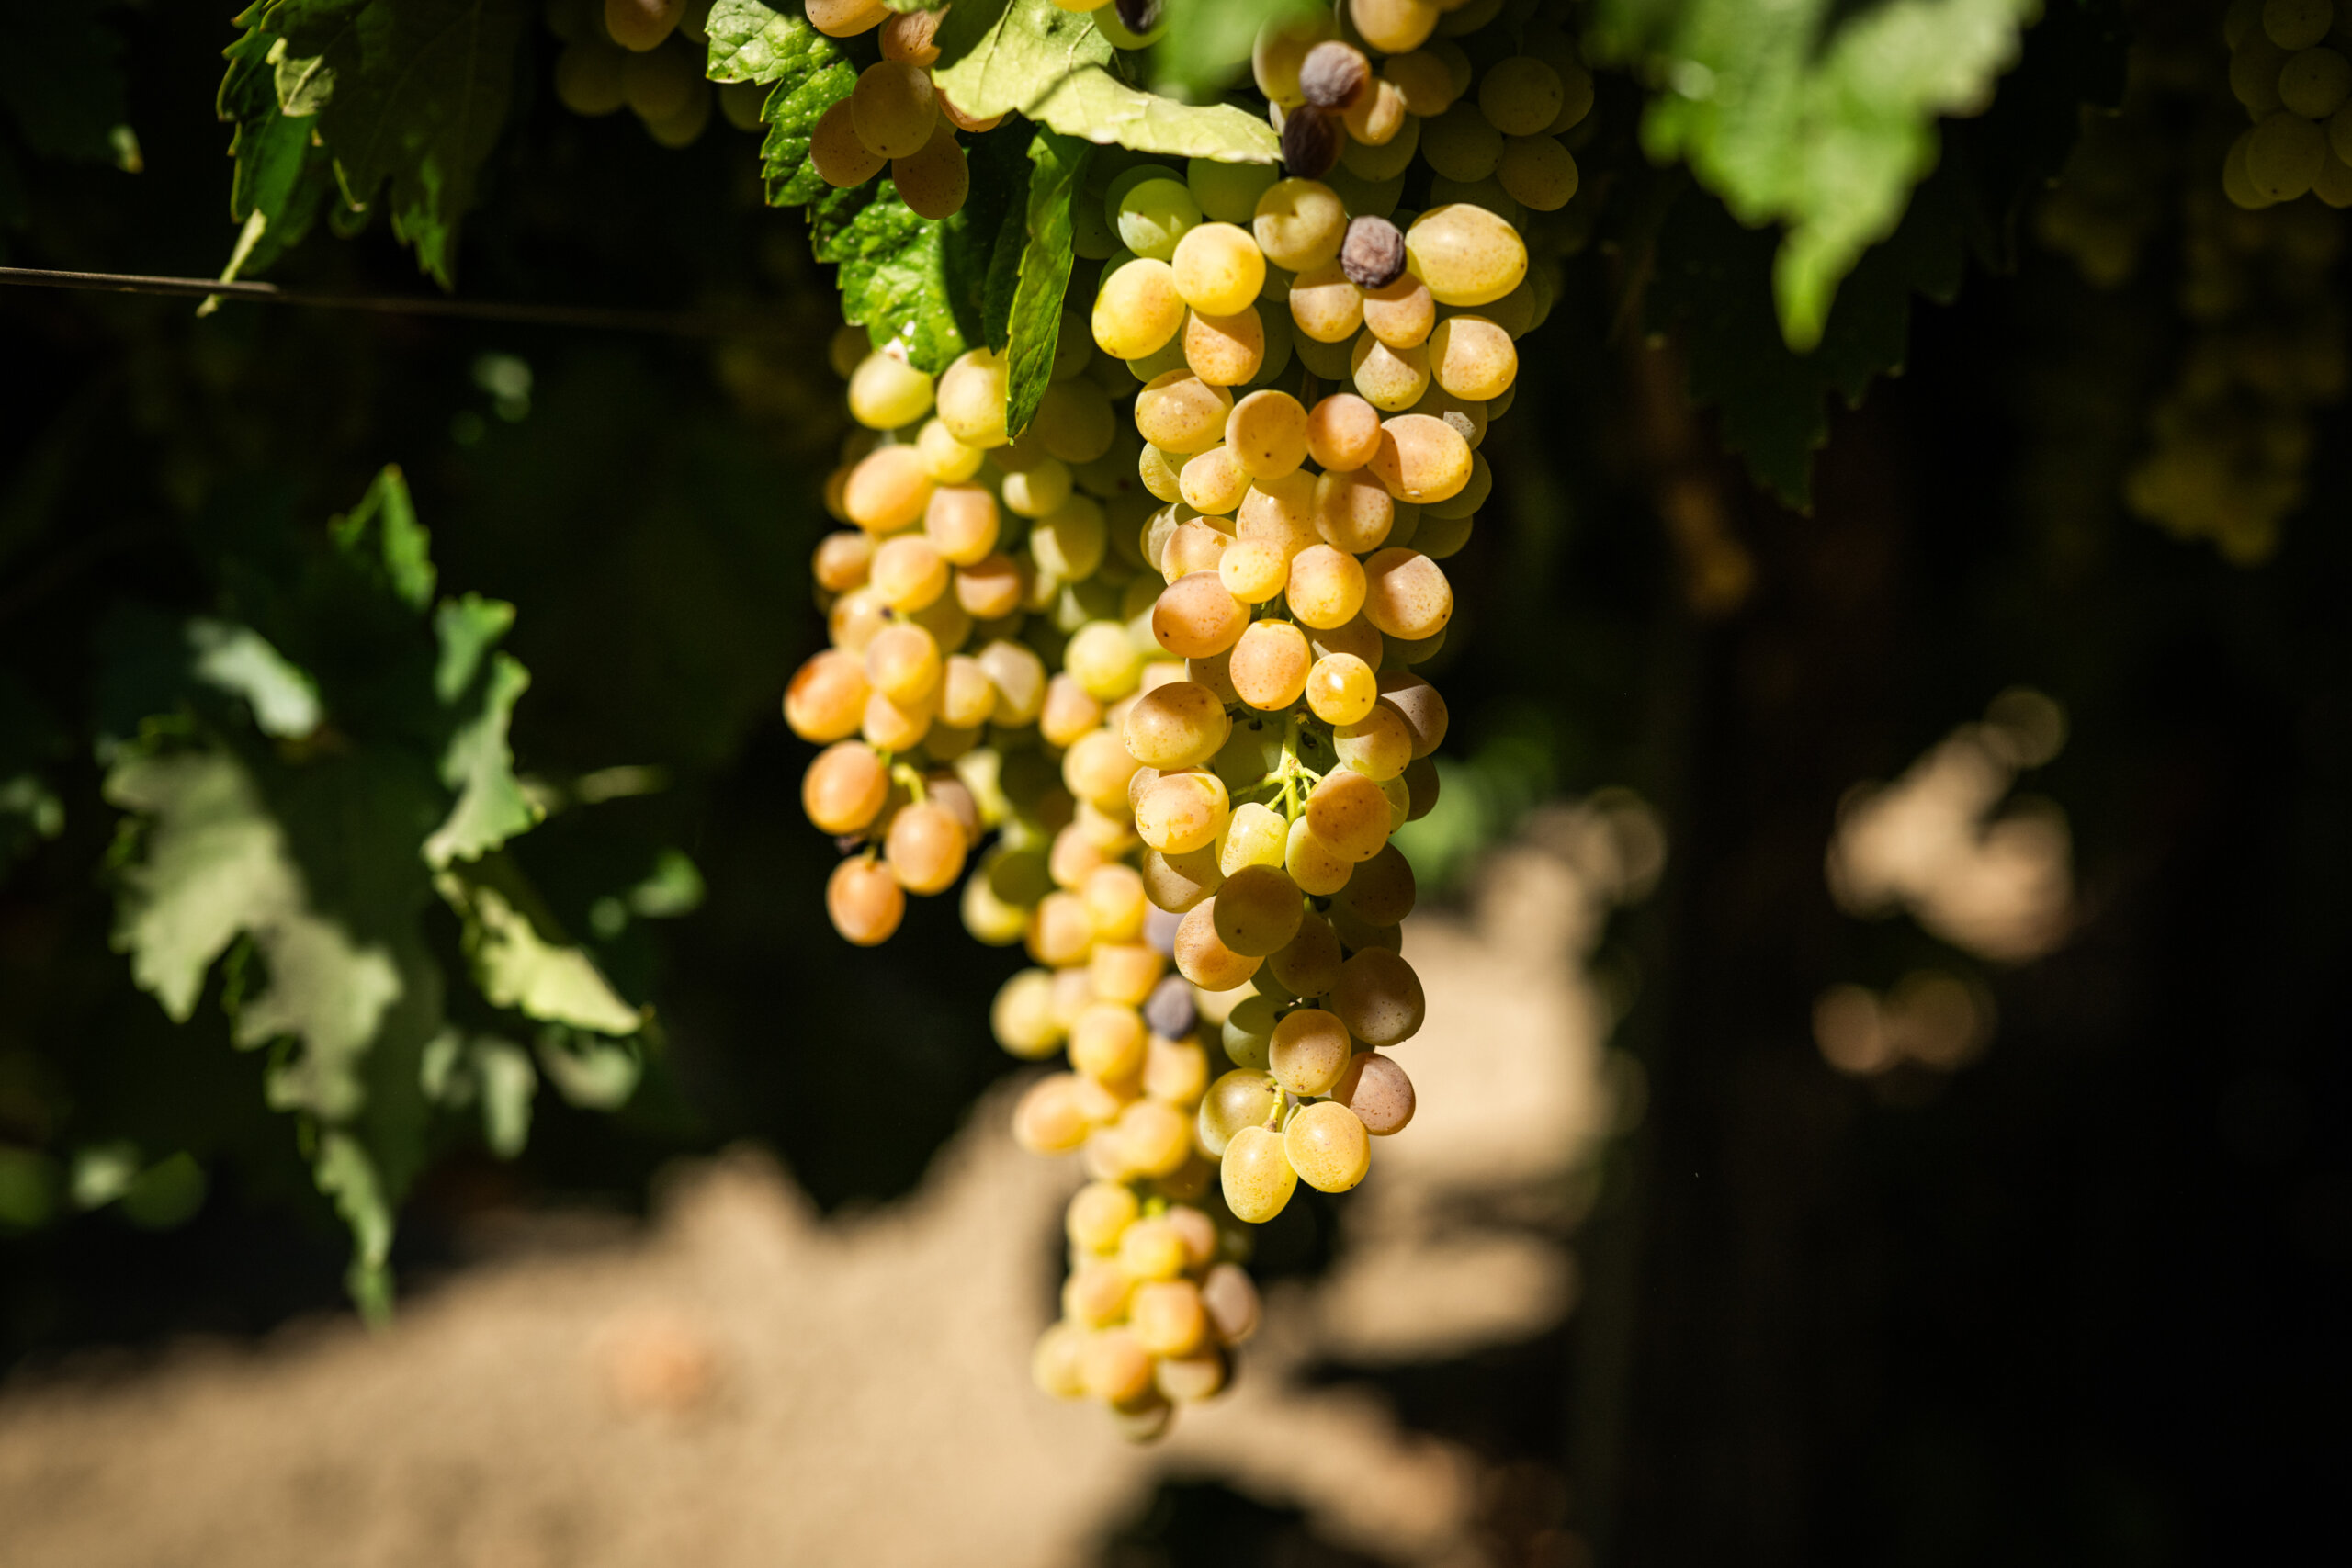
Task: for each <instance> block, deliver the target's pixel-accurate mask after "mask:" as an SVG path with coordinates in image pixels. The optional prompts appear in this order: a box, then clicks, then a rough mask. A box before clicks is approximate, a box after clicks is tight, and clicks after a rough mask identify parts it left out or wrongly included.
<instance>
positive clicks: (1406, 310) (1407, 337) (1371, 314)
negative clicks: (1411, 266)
mask: <svg viewBox="0 0 2352 1568" xmlns="http://www.w3.org/2000/svg"><path fill="white" fill-rule="evenodd" d="M1363 324H1364V329H1365V330H1366V331H1367V332H1369V333H1371V334H1372V335H1373V336H1374V338H1376V339H1378V340H1379V341H1380V342H1381V343H1383V344H1386V345H1387V346H1388V347H1389V348H1390V349H1392V350H1404V349H1410V348H1412V347H1414V346H1416V345H1417V344H1420V343H1422V342H1424V341H1425V340H1426V339H1427V338H1428V337H1429V335H1430V329H1431V328H1433V327H1434V326H1436V324H1437V301H1436V299H1433V298H1432V297H1431V296H1430V290H1429V285H1427V284H1425V283H1423V282H1422V281H1421V280H1420V279H1419V278H1418V277H1415V276H1413V275H1412V274H1411V273H1406V274H1404V275H1403V276H1399V277H1397V278H1396V279H1394V280H1392V281H1391V282H1388V283H1385V284H1384V285H1382V286H1381V287H1380V288H1372V289H1366V290H1365V291H1364V297H1363Z"/></svg>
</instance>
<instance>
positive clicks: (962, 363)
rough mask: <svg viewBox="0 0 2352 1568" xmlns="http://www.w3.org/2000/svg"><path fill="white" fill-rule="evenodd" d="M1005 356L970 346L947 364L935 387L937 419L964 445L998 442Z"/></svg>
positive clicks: (1002, 433) (1002, 439) (1002, 432)
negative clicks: (969, 348)
mask: <svg viewBox="0 0 2352 1568" xmlns="http://www.w3.org/2000/svg"><path fill="white" fill-rule="evenodd" d="M1005 373H1006V372H1005V364H1004V356H1003V355H1001V354H998V353H995V352H994V351H992V350H989V349H985V348H975V349H972V350H970V351H968V352H967V353H966V354H964V355H961V356H960V357H958V358H957V359H956V362H955V363H954V364H952V365H950V366H948V367H947V369H946V370H945V372H944V373H943V374H942V375H941V376H940V378H939V386H938V389H937V395H938V407H939V419H940V423H943V424H944V425H946V427H947V433H948V434H950V435H953V436H954V437H955V438H956V440H958V441H960V442H962V443H963V444H964V445H965V446H977V447H980V448H982V449H986V448H989V447H995V446H1003V445H1004V444H1005V441H1006V439H1007V437H1006V435H1005V430H1004V412H1005V409H1004V397H1005Z"/></svg>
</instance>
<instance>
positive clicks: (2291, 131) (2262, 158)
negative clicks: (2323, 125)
mask: <svg viewBox="0 0 2352 1568" xmlns="http://www.w3.org/2000/svg"><path fill="white" fill-rule="evenodd" d="M2326 161H2327V136H2326V133H2325V132H2324V131H2322V130H2320V128H2319V127H2318V126H2316V125H2313V124H2312V122H2311V121H2310V120H2307V119H2304V118H2301V116H2299V115H2294V114H2290V113H2289V112H2287V111H2286V110H2284V109H2281V110H2279V111H2278V113H2277V114H2274V115H2272V116H2270V117H2269V118H2267V119H2265V120H2264V121H2263V122H2262V123H2261V124H2260V125H2257V126H2256V127H2255V128H2254V131H2253V134H2252V135H2250V136H2249V137H2248V138H2247V139H2246V143H2245V173H2246V178H2247V180H2248V181H2249V182H2250V183H2251V184H2252V185H2253V186H2254V188H2255V190H2256V191H2257V192H2258V193H2260V195H2261V196H2262V197H2264V198H2265V199H2267V200H2270V201H2292V200H2293V199H2294V198H2295V197H2299V196H2301V195H2302V194H2303V193H2304V192H2305V191H2307V190H2309V189H2311V188H2312V181H2313V180H2314V179H2316V178H2318V176H2319V172H2320V169H2321V167H2322V166H2323V165H2324V164H2325V163H2326Z"/></svg>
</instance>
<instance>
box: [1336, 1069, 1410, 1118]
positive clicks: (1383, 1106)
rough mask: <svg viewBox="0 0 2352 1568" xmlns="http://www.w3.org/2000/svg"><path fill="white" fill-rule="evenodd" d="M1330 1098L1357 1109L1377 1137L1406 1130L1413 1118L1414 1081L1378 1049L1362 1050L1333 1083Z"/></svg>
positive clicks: (1352, 1109) (1356, 1111)
mask: <svg viewBox="0 0 2352 1568" xmlns="http://www.w3.org/2000/svg"><path fill="white" fill-rule="evenodd" d="M1331 1099H1332V1100H1333V1101H1334V1102H1335V1103H1337V1104H1340V1105H1344V1106H1346V1107H1347V1108H1348V1109H1349V1110H1350V1111H1353V1112H1355V1117H1356V1120H1357V1121H1359V1122H1363V1130H1364V1131H1365V1132H1367V1133H1370V1134H1372V1135H1373V1136H1374V1137H1375V1138H1380V1137H1386V1136H1387V1135H1388V1134H1392V1133H1400V1132H1402V1131H1404V1129H1405V1126H1406V1124H1407V1123H1408V1122H1411V1121H1412V1119H1413V1108H1414V1101H1413V1080H1412V1079H1411V1078H1409V1077H1406V1076H1405V1069H1404V1068H1402V1067H1400V1066H1397V1063H1396V1061H1395V1060H1394V1059H1393V1058H1391V1057H1387V1056H1384V1055H1381V1054H1380V1053H1379V1052H1377V1051H1359V1052H1358V1053H1356V1055H1355V1058H1354V1059H1353V1060H1352V1061H1351V1062H1350V1063H1349V1064H1348V1067H1347V1070H1346V1071H1345V1072H1343V1073H1341V1074H1340V1081H1339V1082H1338V1083H1336V1084H1334V1085H1332V1086H1331Z"/></svg>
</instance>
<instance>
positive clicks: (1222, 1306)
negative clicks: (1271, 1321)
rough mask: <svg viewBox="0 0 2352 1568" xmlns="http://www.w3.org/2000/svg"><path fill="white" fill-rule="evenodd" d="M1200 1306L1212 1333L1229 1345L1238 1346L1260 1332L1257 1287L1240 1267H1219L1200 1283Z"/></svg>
mask: <svg viewBox="0 0 2352 1568" xmlns="http://www.w3.org/2000/svg"><path fill="white" fill-rule="evenodd" d="M1201 1305H1202V1308H1203V1309H1204V1311H1206V1312H1207V1314H1208V1316H1209V1332H1210V1333H1212V1334H1214V1335H1216V1337H1217V1339H1218V1340H1219V1341H1220V1342H1222V1343H1224V1344H1227V1345H1239V1344H1241V1343H1243V1342H1244V1341H1246V1340H1247V1339H1249V1337H1250V1336H1251V1335H1253V1334H1255V1333H1257V1332H1258V1305H1259V1303H1258V1287H1257V1286H1255V1285H1253V1284H1251V1283H1250V1276H1249V1275H1248V1274H1247V1273H1245V1272H1243V1270H1242V1269H1241V1268H1240V1266H1239V1265H1238V1264H1233V1263H1220V1264H1218V1265H1217V1266H1216V1268H1214V1269H1210V1270H1209V1271H1208V1274H1207V1275H1206V1277H1204V1279H1203V1280H1201Z"/></svg>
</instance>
